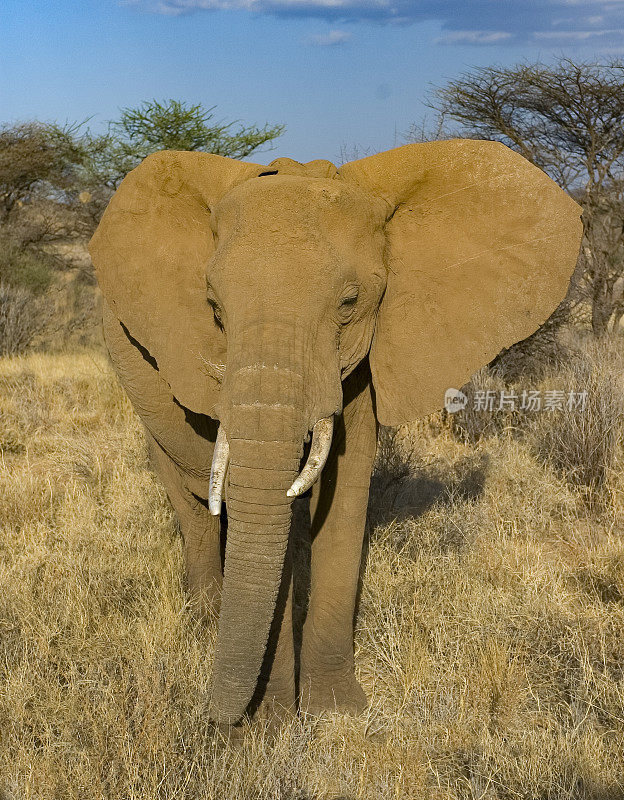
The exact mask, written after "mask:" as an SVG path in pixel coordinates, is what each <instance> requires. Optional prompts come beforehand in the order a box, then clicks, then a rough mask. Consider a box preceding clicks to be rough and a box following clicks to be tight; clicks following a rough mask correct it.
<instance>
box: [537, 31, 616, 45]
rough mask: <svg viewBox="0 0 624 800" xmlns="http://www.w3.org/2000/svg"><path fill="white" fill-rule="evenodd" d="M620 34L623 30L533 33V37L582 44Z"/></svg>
mask: <svg viewBox="0 0 624 800" xmlns="http://www.w3.org/2000/svg"><path fill="white" fill-rule="evenodd" d="M622 34H624V29H615V30H604V31H535V33H534V34H533V36H534V37H535V38H536V39H543V40H551V39H562V40H566V41H570V42H582V41H585V40H586V39H591V38H594V37H596V36H613V35H616V36H617V35H620V36H621V35H622Z"/></svg>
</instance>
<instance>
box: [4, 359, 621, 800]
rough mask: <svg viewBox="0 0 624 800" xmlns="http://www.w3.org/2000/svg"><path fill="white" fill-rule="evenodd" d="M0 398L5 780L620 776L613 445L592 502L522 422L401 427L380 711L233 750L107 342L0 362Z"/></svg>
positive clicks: (373, 615)
mask: <svg viewBox="0 0 624 800" xmlns="http://www.w3.org/2000/svg"><path fill="white" fill-rule="evenodd" d="M0 414H1V422H0V444H1V446H2V456H1V460H0V498H1V501H0V637H1V639H0V797H2V800H26V798H33V800H48V799H49V800H52V799H53V798H54V800H56V799H57V798H58V799H59V800H61V799H62V800H64V799H65V798H76V800H78V799H79V800H95V798H118V799H119V800H130V799H131V798H136V799H137V800H138V799H139V798H140V800H152V798H153V799H154V800H156V798H158V800H173V798H188V799H189V800H190V798H202V799H204V798H219V800H234V798H236V800H263V799H265V798H266V800H269V799H270V800H306V799H307V800H325V799H326V798H327V799H328V800H329V799H330V798H350V799H352V800H355V799H356V798H358V800H359V799H360V798H366V799H370V800H382V798H383V800H391V799H392V800H403V799H404V800H415V798H431V800H460V798H461V799H462V800H463V799H464V798H466V799H468V798H471V799H474V800H477V799H479V800H494V798H496V799H497V800H498V799H500V800H512V799H513V800H516V798H517V799H520V798H523V799H524V798H525V799H526V800H529V799H533V798H537V799H539V800H564V798H565V799H566V800H568V799H569V800H572V799H574V800H581V799H586V800H621V798H622V797H624V540H623V539H622V521H623V517H622V515H623V510H624V509H623V506H622V505H621V504H620V498H621V493H620V484H619V483H618V475H617V470H616V469H615V466H617V465H616V464H615V462H614V463H612V464H611V467H610V471H609V475H610V478H609V481H610V482H609V487H610V489H609V497H610V498H611V502H610V503H609V504H608V505H603V506H601V508H600V509H599V510H597V509H596V508H590V507H588V506H587V504H586V503H584V502H583V497H582V495H581V494H580V493H579V492H578V491H577V489H576V488H575V485H574V483H573V482H570V481H569V480H567V478H566V475H565V474H564V473H563V472H562V471H561V470H560V469H559V468H558V467H557V466H556V465H555V466H553V465H551V463H550V462H549V460H548V458H547V457H544V456H540V454H539V452H537V451H536V450H535V448H534V447H533V446H532V445H531V443H530V442H529V441H525V440H524V439H519V438H518V437H514V436H512V435H509V434H508V433H505V432H502V433H500V432H499V433H498V434H497V435H492V436H488V437H482V438H481V439H480V440H479V441H478V442H477V443H476V444H471V443H469V442H460V441H458V440H457V439H456V438H455V437H454V436H453V435H452V431H451V429H450V427H449V426H448V425H447V424H445V423H444V422H443V421H441V420H440V419H439V418H437V417H435V418H432V419H431V420H429V422H428V423H419V425H417V426H413V427H412V428H410V429H406V430H403V431H401V432H400V435H399V436H398V437H396V441H395V442H394V445H395V447H400V448H402V452H403V457H402V459H399V460H398V462H397V463H398V466H397V464H396V463H395V464H394V465H391V470H390V472H391V471H392V470H395V472H396V474H395V477H394V479H388V476H387V475H386V476H385V477H384V474H383V469H382V470H380V471H379V472H378V474H377V476H376V479H375V483H374V496H373V500H372V505H371V508H372V510H373V514H372V515H371V524H373V523H374V524H375V526H374V529H373V530H372V532H371V537H370V548H369V552H368V561H367V567H366V572H365V575H364V580H363V588H362V596H361V604H360V613H359V618H358V625H357V664H358V671H359V676H360V678H361V680H362V683H363V684H364V686H365V688H366V690H367V693H368V695H369V697H370V698H371V706H370V710H369V712H368V714H367V715H366V716H365V717H364V718H362V719H350V718H347V717H342V716H338V715H334V716H331V717H327V718H320V719H319V718H308V719H304V720H295V721H293V722H292V723H290V724H289V725H287V726H286V727H284V728H283V729H282V731H281V732H280V733H279V735H278V736H277V739H276V740H275V741H274V742H271V740H270V738H269V737H267V736H266V735H265V732H264V730H263V729H262V727H261V726H260V725H259V724H258V725H252V726H250V729H249V731H248V733H247V737H246V740H245V742H244V743H243V745H242V746H241V747H238V748H235V747H233V746H231V745H229V744H228V743H226V742H224V741H223V740H222V739H221V738H220V737H219V735H218V734H217V733H215V731H214V730H213V729H212V727H211V725H210V724H209V723H208V721H207V716H206V707H207V698H208V686H209V677H210V665H211V659H212V650H213V644H214V628H213V627H212V626H210V625H208V626H207V627H205V628H202V627H201V626H198V625H197V624H196V623H193V622H192V617H191V616H190V615H189V614H188V608H187V606H186V604H185V598H184V593H183V589H182V583H181V575H182V560H181V547H180V541H179V538H178V536H177V534H176V532H175V525H174V520H173V517H172V513H171V511H170V508H169V506H168V504H167V502H166V499H165V496H164V493H163V490H162V489H161V487H160V486H159V484H158V482H157V480H156V479H155V478H154V477H153V476H152V474H151V473H150V472H149V470H148V468H147V464H146V456H145V449H144V444H143V440H142V436H141V431H140V427H139V425H138V424H137V421H136V419H135V418H134V416H133V414H132V413H131V410H130V408H129V406H128V404H127V402H126V401H125V399H124V398H123V396H122V394H121V392H120V390H119V388H118V386H117V384H116V382H115V380H114V378H113V377H112V375H111V373H110V371H109V369H108V367H107V366H106V363H105V361H104V360H103V359H102V358H101V356H99V355H94V354H90V353H89V352H84V353H80V354H76V355H55V356H46V355H39V354H33V355H30V356H28V357H22V358H15V359H5V360H3V361H0ZM406 465H407V466H406ZM382 466H383V465H382Z"/></svg>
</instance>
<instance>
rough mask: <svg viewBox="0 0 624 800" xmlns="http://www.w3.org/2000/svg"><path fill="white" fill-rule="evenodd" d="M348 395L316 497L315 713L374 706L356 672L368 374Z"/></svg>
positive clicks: (307, 685)
mask: <svg viewBox="0 0 624 800" xmlns="http://www.w3.org/2000/svg"><path fill="white" fill-rule="evenodd" d="M358 377H359V378H360V380H359V381H358ZM348 390H350V392H348ZM349 394H351V398H349ZM345 401H346V403H345V409H344V413H343V424H339V425H338V426H337V431H336V436H335V439H334V443H333V445H332V452H331V454H330V457H329V460H328V463H327V464H326V466H325V469H324V471H323V475H322V477H321V481H320V486H319V485H318V484H317V485H316V486H315V487H314V490H313V494H312V500H311V503H310V515H311V520H312V555H311V578H310V601H309V605H308V613H307V617H306V621H305V625H304V629H303V643H302V648H301V670H300V695H301V697H300V705H301V708H302V709H303V710H307V711H309V712H310V713H320V712H322V711H333V710H337V711H342V712H346V713H355V714H357V713H359V712H361V711H363V710H364V709H365V708H366V705H367V701H366V695H365V694H364V691H363V690H362V687H361V686H360V684H359V683H358V681H357V679H356V677H355V671H354V667H355V664H354V656H353V625H354V615H355V604H356V597H357V589H358V579H359V574H360V562H361V557H362V544H363V538H364V528H365V524H366V509H367V504H368V489H369V482H370V474H371V470H372V465H373V461H374V457H375V446H376V423H375V418H374V414H373V409H372V402H371V396H370V388H369V385H368V383H367V382H366V383H365V385H364V386H362V380H361V375H360V376H354V379H353V382H352V384H351V386H349V387H347V386H346V385H345Z"/></svg>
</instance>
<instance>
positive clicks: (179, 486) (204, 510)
mask: <svg viewBox="0 0 624 800" xmlns="http://www.w3.org/2000/svg"><path fill="white" fill-rule="evenodd" d="M147 435H148V446H149V453H150V460H151V463H152V466H153V468H154V471H155V472H156V473H157V474H158V476H159V477H160V479H161V480H162V482H163V484H164V487H165V490H166V492H167V495H168V497H169V500H170V502H171V505H172V506H173V508H174V511H175V512H176V515H177V517H178V522H179V524H180V532H181V534H182V538H183V541H184V558H185V566H186V583H187V589H188V592H189V596H190V598H191V600H193V601H194V602H196V603H197V604H198V607H199V609H200V612H201V613H203V614H206V613H210V612H214V611H216V609H217V606H218V603H219V598H220V595H221V583H222V577H223V573H222V568H221V520H220V518H219V517H213V516H212V515H211V514H210V511H209V509H208V503H207V501H206V500H204V499H202V498H201V497H200V496H198V495H196V494H194V493H193V492H192V491H191V490H190V489H189V488H188V482H187V481H185V478H184V475H183V474H182V473H181V472H180V470H179V469H178V468H177V467H176V465H175V464H174V462H173V461H172V460H171V458H169V456H168V455H167V454H166V453H165V452H164V451H163V450H162V448H161V447H160V446H159V445H158V443H157V442H156V441H155V440H154V438H153V437H152V436H151V435H150V434H149V433H148V434H147Z"/></svg>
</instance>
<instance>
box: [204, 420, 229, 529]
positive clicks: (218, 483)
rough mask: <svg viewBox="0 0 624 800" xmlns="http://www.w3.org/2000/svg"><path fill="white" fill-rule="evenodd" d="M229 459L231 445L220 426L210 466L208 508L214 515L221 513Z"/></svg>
mask: <svg viewBox="0 0 624 800" xmlns="http://www.w3.org/2000/svg"><path fill="white" fill-rule="evenodd" d="M229 460H230V445H229V444H228V440H227V436H226V435H225V431H224V430H223V428H222V427H219V431H218V433H217V441H216V442H215V449H214V453H213V456H212V465H211V467H210V488H209V490H208V508H209V509H210V513H211V514H212V515H213V517H218V516H219V514H220V513H221V502H222V500H223V489H224V487H225V476H226V473H227V468H228V462H229Z"/></svg>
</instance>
